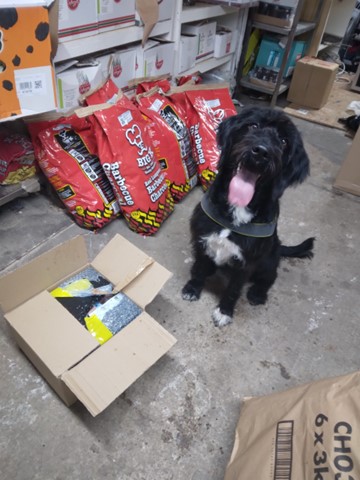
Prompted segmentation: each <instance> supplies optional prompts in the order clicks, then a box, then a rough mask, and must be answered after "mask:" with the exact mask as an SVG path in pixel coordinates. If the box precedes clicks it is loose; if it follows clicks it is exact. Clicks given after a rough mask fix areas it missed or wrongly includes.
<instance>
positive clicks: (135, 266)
mask: <svg viewBox="0 0 360 480" xmlns="http://www.w3.org/2000/svg"><path fill="white" fill-rule="evenodd" d="M88 266H92V267H93V268H95V270H97V271H98V272H99V273H100V274H101V275H102V276H103V277H105V278H106V279H107V280H109V281H110V282H111V283H112V284H113V285H114V290H115V291H122V292H123V293H125V294H126V295H127V296H128V297H129V298H130V299H131V300H133V301H134V302H135V303H136V304H137V305H138V306H139V307H141V309H142V313H141V314H140V315H139V316H138V317H136V318H135V319H134V320H133V321H132V322H131V323H129V324H128V325H127V326H126V327H125V328H124V329H123V330H121V331H120V332H118V333H117V334H116V335H114V336H113V337H112V338H110V340H108V341H107V342H106V343H104V344H103V345H100V344H99V343H98V341H97V340H96V339H95V338H94V337H93V336H92V335H91V334H90V333H89V332H88V331H87V330H86V328H84V327H83V326H82V325H81V324H80V323H79V322H78V321H77V320H76V319H75V318H74V317H73V316H72V315H71V314H70V313H69V311H68V310H66V309H65V308H64V307H63V306H62V305H61V304H60V303H59V302H58V301H57V300H56V299H55V298H54V297H53V296H52V295H51V294H50V291H51V290H53V288H55V287H56V286H57V285H59V284H60V283H61V282H62V281H64V280H66V279H68V278H70V277H72V276H73V275H75V274H76V273H78V272H80V271H82V270H83V269H84V268H86V267H88ZM170 276H171V273H170V272H169V271H168V270H166V269H165V268H164V267H162V266H161V265H159V264H158V263H157V262H155V261H154V260H153V259H152V258H150V257H149V256H148V255H146V254H145V253H144V252H142V251H141V250H139V249H138V248H137V247H135V246H134V245H133V244H131V243H130V242H129V241H127V240H126V239H124V238H123V237H121V236H120V235H115V236H114V237H113V239H112V240H110V242H109V243H108V244H107V245H106V246H105V247H104V248H103V249H102V250H101V251H100V253H99V254H98V255H97V256H96V257H95V259H94V260H93V261H92V262H91V263H89V259H88V251H87V248H86V243H85V239H84V237H82V236H78V237H75V238H74V239H72V240H69V241H67V242H65V243H63V244H61V245H60V246H58V247H56V248H54V249H52V250H49V251H48V252H46V253H44V254H43V255H41V256H39V257H37V258H35V259H34V260H32V261H31V262H29V263H28V264H26V265H24V266H23V267H20V268H19V269H17V270H15V271H14V272H12V273H9V274H7V275H5V276H3V277H2V278H0V303H1V307H2V310H3V311H4V314H5V318H6V320H7V322H8V324H9V326H10V330H11V331H12V333H13V335H14V338H15V340H16V342H17V343H18V345H19V347H20V348H21V350H22V351H23V352H24V353H25V355H27V357H28V358H29V360H30V361H31V362H32V363H33V364H34V366H35V367H36V368H37V369H38V371H39V372H40V373H41V374H42V375H43V377H44V378H45V379H46V380H47V381H48V383H49V384H50V385H51V387H52V388H53V389H54V390H55V391H56V392H57V394H58V395H59V396H60V397H61V398H62V400H63V401H64V402H65V404H66V405H71V404H72V403H74V402H75V401H76V400H77V399H79V400H80V401H81V402H82V403H83V404H84V405H85V407H86V408H87V409H88V410H89V412H90V413H91V414H92V415H93V416H96V415H98V414H99V413H100V412H102V411H103V410H104V409H105V408H106V407H107V406H108V405H110V403H111V402H113V400H115V399H116V398H117V397H118V396H119V395H120V394H121V393H122V392H124V391H125V390H126V389H127V388H128V387H129V386H130V385H131V384H132V383H133V382H134V381H135V380H136V379H137V378H139V377H140V376H141V375H142V374H143V373H144V372H145V371H146V370H147V369H148V368H149V367H150V366H151V365H153V364H154V363H155V362H156V361H157V360H158V359H159V358H160V357H161V356H163V355H164V354H165V353H166V352H167V351H168V350H169V349H170V348H171V347H172V346H173V345H174V344H175V342H176V339H175V338H174V337H173V336H172V335H171V334H170V333H168V332H167V331H166V330H165V329H164V328H163V327H162V326H161V325H160V324H159V323H158V322H156V321H155V320H154V319H153V318H152V317H151V316H150V315H149V314H148V313H146V312H145V311H144V308H145V306H146V305H147V304H148V303H150V302H151V301H152V300H153V299H154V297H155V296H156V295H157V294H158V292H159V291H160V289H161V287H162V286H163V285H164V284H165V282H166V281H167V280H168V279H169V278H170Z"/></svg>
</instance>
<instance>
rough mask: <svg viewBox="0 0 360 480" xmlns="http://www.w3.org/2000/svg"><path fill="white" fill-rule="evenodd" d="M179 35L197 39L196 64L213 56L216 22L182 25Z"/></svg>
mask: <svg viewBox="0 0 360 480" xmlns="http://www.w3.org/2000/svg"><path fill="white" fill-rule="evenodd" d="M181 33H182V34H191V35H196V36H197V37H198V47H197V52H196V63H198V62H201V61H203V60H205V59H207V58H211V57H213V56H214V47H215V34H216V22H207V21H205V22H194V23H186V24H184V25H182V27H181Z"/></svg>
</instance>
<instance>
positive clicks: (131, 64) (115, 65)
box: [110, 47, 136, 89]
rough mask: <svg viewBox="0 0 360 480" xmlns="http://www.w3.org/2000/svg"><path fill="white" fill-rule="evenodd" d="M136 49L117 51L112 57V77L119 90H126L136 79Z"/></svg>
mask: <svg viewBox="0 0 360 480" xmlns="http://www.w3.org/2000/svg"><path fill="white" fill-rule="evenodd" d="M135 62H136V48H135V47H132V48H125V49H121V50H116V51H115V52H114V53H113V55H112V64H111V69H110V76H111V79H112V81H113V82H114V83H115V85H117V86H118V87H119V88H123V89H126V88H127V86H128V83H129V81H130V80H133V79H134V78H135Z"/></svg>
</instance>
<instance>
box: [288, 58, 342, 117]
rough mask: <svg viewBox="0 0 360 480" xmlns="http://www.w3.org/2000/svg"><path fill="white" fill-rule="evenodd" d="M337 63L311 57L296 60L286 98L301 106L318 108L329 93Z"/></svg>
mask: <svg viewBox="0 0 360 480" xmlns="http://www.w3.org/2000/svg"><path fill="white" fill-rule="evenodd" d="M338 68H339V65H338V64H337V63H332V62H325V61H324V60H319V59H318V58H313V57H308V56H306V57H304V58H302V59H300V60H298V61H297V63H296V66H295V70H294V74H293V77H292V79H291V83H290V89H289V92H288V96H287V100H288V101H289V102H293V103H296V104H297V105H300V106H303V107H310V108H316V109H319V108H321V107H323V106H324V105H325V104H326V102H327V100H328V98H329V95H330V92H331V89H332V86H333V83H334V81H335V78H336V74H337V71H338Z"/></svg>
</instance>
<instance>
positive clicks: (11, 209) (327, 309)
mask: <svg viewBox="0 0 360 480" xmlns="http://www.w3.org/2000/svg"><path fill="white" fill-rule="evenodd" d="M294 122H295V123H296V124H297V125H298V127H299V128H300V130H301V132H302V134H303V137H304V140H305V144H306V147H307V150H308V153H309V155H310V158H311V169H312V172H311V177H310V178H309V179H308V180H307V181H306V183H305V184H303V185H301V186H300V187H297V188H296V189H292V190H289V191H287V192H286V194H285V195H284V197H283V199H282V211H281V219H280V225H279V231H280V235H281V237H282V239H283V241H284V242H285V243H288V244H291V243H297V242H299V241H301V240H302V239H304V238H306V237H308V236H313V235H315V236H316V238H317V241H316V247H315V257H314V259H313V260H312V261H308V260H305V261H299V260H293V261H285V260H284V261H283V262H282V264H281V267H280V270H279V276H278V279H277V282H276V284H275V285H274V287H273V288H272V290H271V293H270V296H269V301H268V304H267V305H266V306H259V307H252V306H250V305H249V304H248V303H247V302H246V300H245V299H242V300H241V301H240V302H239V304H238V307H237V310H236V314H235V319H234V323H233V324H232V325H230V326H228V327H225V328H223V329H221V330H220V329H218V328H215V327H214V325H213V324H212V321H211V312H212V310H213V308H214V306H215V305H216V302H217V298H216V292H215V291H214V290H208V291H206V292H204V294H203V296H202V298H201V299H200V301H199V302H196V303H191V304H190V303H186V302H184V301H183V300H182V299H181V296H180V290H181V287H182V286H183V284H184V283H185V281H186V280H187V278H188V274H189V269H190V265H191V251H190V246H189V233H188V221H189V216H190V214H191V211H192V209H193V207H194V206H195V204H196V203H197V202H198V201H199V199H200V197H201V195H202V193H201V190H200V188H199V187H198V188H196V189H195V190H194V191H193V192H191V194H190V195H189V196H188V197H187V198H186V199H185V200H184V201H183V203H181V204H180V205H177V206H176V210H175V212H174V214H173V215H172V216H171V217H170V218H169V219H168V220H167V221H166V223H165V224H164V225H163V226H162V228H161V229H160V231H159V232H158V234H157V235H156V236H154V237H152V238H142V237H141V236H139V235H136V234H134V233H132V232H131V231H130V230H129V229H128V228H127V227H126V225H125V223H124V221H123V220H116V221H114V222H113V223H112V224H111V225H109V226H108V227H106V228H105V229H104V230H103V231H101V232H100V233H98V234H96V235H95V234H91V233H87V232H86V231H84V230H81V229H80V228H78V227H77V226H76V225H75V224H74V223H72V221H71V220H70V219H69V218H68V217H67V216H66V215H65V214H64V212H63V211H62V210H60V209H59V208H58V207H56V206H54V205H53V204H52V203H51V202H50V201H49V199H48V198H47V197H45V196H44V195H42V194H37V195H35V196H33V197H26V198H23V199H19V200H15V201H14V202H13V203H11V204H9V205H7V206H5V207H3V208H2V209H1V210H0V235H1V236H0V239H1V240H0V262H1V265H0V268H1V269H2V273H4V272H6V271H9V270H12V269H14V268H16V267H17V266H18V265H21V264H23V263H24V262H26V261H27V260H28V259H30V258H32V257H34V256H36V255H38V254H39V253H41V252H42V251H44V250H47V249H49V248H50V247H52V246H54V245H56V244H59V243H60V242H62V241H64V240H65V239H68V238H71V237H73V236H74V235H78V234H81V235H85V237H86V239H87V242H88V243H89V245H90V248H91V251H92V252H93V253H94V254H95V253H96V252H97V251H98V250H99V249H100V248H101V247H102V246H103V245H104V244H105V243H107V242H108V240H109V239H110V238H111V237H112V236H113V235H114V234H115V233H120V234H122V235H123V236H124V237H126V238H127V239H129V240H131V241H132V242H133V243H134V244H135V245H137V246H138V247H140V248H141V249H143V250H144V251H145V252H147V253H148V254H150V255H151V256H153V257H154V258H155V259H156V260H157V261H158V262H160V263H162V264H163V265H164V266H165V267H166V268H168V269H169V270H170V271H171V272H173V277H172V278H171V280H169V281H168V283H167V284H166V285H165V287H164V288H163V289H162V291H161V292H160V294H159V295H158V296H157V297H156V299H155V300H154V301H153V302H152V304H151V305H150V306H149V307H148V311H149V313H150V314H151V315H153V316H154V317H155V318H156V319H157V320H158V321H159V323H160V324H161V325H163V326H164V327H165V328H166V329H168V330H169V331H170V332H171V333H172V334H173V335H175V336H176V338H177V340H178V342H177V344H176V345H175V346H174V347H173V348H172V349H171V350H170V351H169V353H168V354H167V355H165V356H164V357H163V358H162V359H161V360H160V361H158V362H157V363H156V364H155V365H154V366H153V367H151V368H150V369H149V370H148V371H147V372H146V373H145V374H144V375H143V376H142V377H141V378H140V379H139V380H138V381H136V382H135V383H134V384H133V385H132V386H131V387H130V388H129V389H128V390H127V391H126V392H125V393H124V394H123V395H121V396H120V397H119V398H118V399H117V400H116V401H115V402H114V403H113V404H112V405H111V406H110V407H109V408H108V409H107V410H106V411H105V412H104V413H102V414H101V415H99V416H98V417H96V418H92V417H91V415H90V414H89V413H88V412H87V411H86V410H85V408H84V407H83V406H82V405H81V404H80V403H77V404H75V405H74V406H73V407H71V408H67V407H66V406H64V404H63V403H62V402H61V400H59V398H58V397H57V396H56V394H54V393H53V391H52V390H51V389H50V388H49V387H48V385H47V384H46V383H45V381H44V380H43V379H42V378H41V377H40V376H39V375H38V373H37V372H36V370H35V369H34V368H33V367H32V365H31V364H30V363H29V361H28V360H27V359H26V358H25V357H24V355H23V354H22V353H21V352H20V351H19V350H18V348H17V347H16V345H15V344H14V341H13V340H12V338H11V336H10V333H9V331H8V329H7V326H6V323H5V320H4V319H3V318H2V317H1V318H0V357H1V360H0V375H1V388H0V427H1V435H0V466H1V467H0V469H1V474H0V477H1V479H2V480H92V479H94V480H98V479H109V480H115V479H116V480H222V479H223V477H224V472H225V468H226V464H227V462H228V460H229V456H230V454H231V451H232V447H233V441H234V430H235V426H236V423H237V421H238V417H239V414H240V411H241V403H242V399H243V397H244V396H257V395H266V394H269V393H272V392H274V391H281V390H284V389H287V388H289V387H293V386H296V385H300V384H303V383H305V382H309V381H314V380H318V379H322V378H325V377H329V376H335V375H341V374H345V373H349V372H352V371H354V370H357V369H359V364H360V355H359V343H360V325H359V311H360V296H359V280H360V278H359V272H360V268H359V267H360V259H359V250H360V240H359V239H360V235H359V234H360V215H359V207H360V198H359V197H355V196H353V195H349V194H342V193H336V192H335V191H333V189H332V183H333V181H334V178H335V176H336V174H337V172H338V169H339V166H340V164H341V162H342V160H343V158H344V156H345V154H346V152H347V151H348V149H349V147H350V145H351V140H350V139H349V138H347V137H346V136H345V135H344V132H342V131H339V130H334V129H329V128H326V127H322V126H319V125H314V124H312V123H308V122H305V121H301V120H297V119H294ZM244 480H250V479H244ZM251 480H253V479H251Z"/></svg>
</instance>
